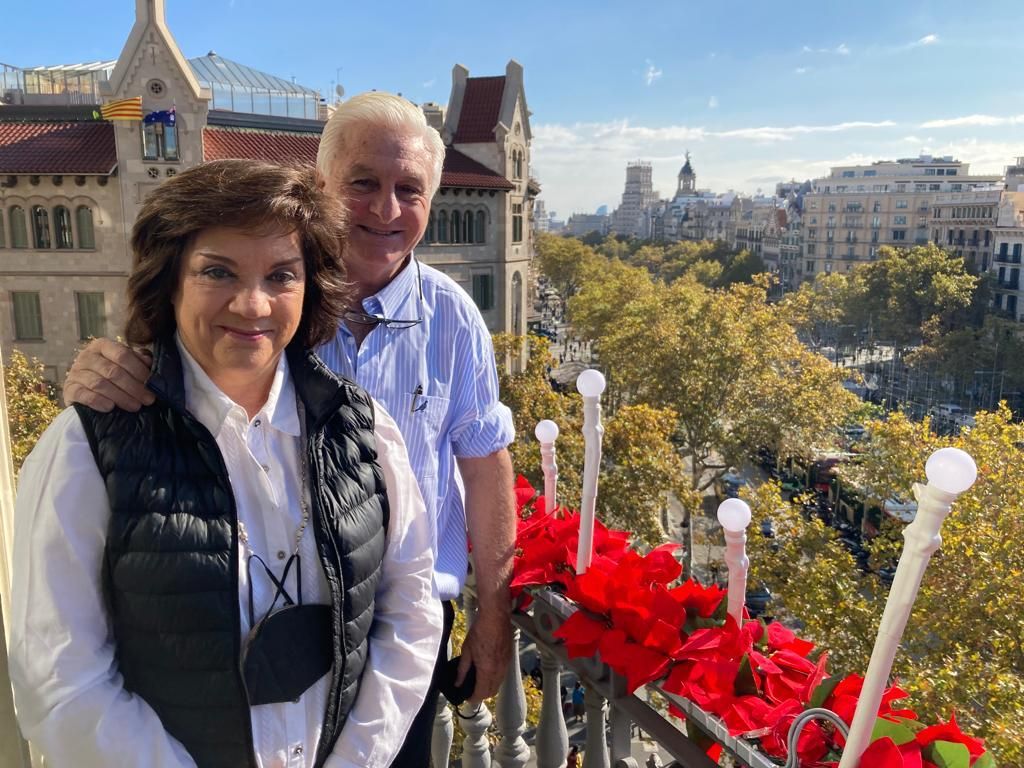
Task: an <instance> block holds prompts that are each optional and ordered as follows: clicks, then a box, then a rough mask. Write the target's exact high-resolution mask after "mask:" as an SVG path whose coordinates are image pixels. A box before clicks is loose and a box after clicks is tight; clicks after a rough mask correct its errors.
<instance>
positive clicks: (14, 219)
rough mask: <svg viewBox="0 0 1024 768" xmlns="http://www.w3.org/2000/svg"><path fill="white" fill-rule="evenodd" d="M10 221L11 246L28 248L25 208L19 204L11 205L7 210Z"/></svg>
mask: <svg viewBox="0 0 1024 768" xmlns="http://www.w3.org/2000/svg"><path fill="white" fill-rule="evenodd" d="M8 216H9V218H10V222H11V248H28V228H27V226H26V225H25V209H24V208H22V207H21V206H20V205H13V206H11V210H10V211H9V212H8Z"/></svg>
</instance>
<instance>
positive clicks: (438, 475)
mask: <svg viewBox="0 0 1024 768" xmlns="http://www.w3.org/2000/svg"><path fill="white" fill-rule="evenodd" d="M443 160H444V144H443V142H442V141H441V137H440V136H439V135H438V133H437V131H435V130H434V129H433V128H431V127H430V126H428V125H427V123H426V120H425V118H424V117H423V113H422V112H421V111H420V110H419V109H417V108H416V107H415V106H414V105H412V104H410V103H409V102H408V101H406V100H404V99H402V98H400V97H397V96H392V95H390V94H384V93H376V92H375V93H367V94H363V95H361V96H357V97H355V98H353V99H351V100H349V101H348V102H346V103H344V104H342V105H341V106H340V107H339V108H338V110H337V111H336V112H335V114H334V115H333V116H332V117H331V119H330V120H329V121H328V123H327V125H326V126H325V128H324V133H323V136H322V138H321V143H320V150H319V154H318V156H317V170H318V173H319V176H320V180H321V183H323V184H325V185H326V187H327V188H328V189H329V190H332V191H335V192H337V194H339V195H340V196H341V197H342V199H343V200H344V201H345V202H346V203H347V205H348V207H349V211H350V234H349V241H348V249H347V251H346V253H345V257H344V258H345V266H346V269H347V272H348V278H349V280H350V281H351V282H352V284H353V288H354V292H353V296H352V299H351V302H350V307H349V311H348V312H347V313H346V315H345V325H344V326H343V327H342V328H341V329H340V330H339V332H338V334H337V336H336V338H335V339H334V340H333V341H332V342H330V343H328V344H326V345H324V346H323V347H321V348H320V350H319V353H320V356H321V357H322V358H323V360H324V361H325V362H326V363H327V365H328V366H329V367H330V368H331V369H333V370H334V371H335V372H337V373H338V374H340V375H342V376H346V377H348V378H350V379H352V380H354V381H356V382H357V383H359V384H360V385H362V386H363V387H364V388H365V389H366V390H367V391H368V392H369V393H370V394H371V395H372V396H373V397H374V398H375V399H376V400H377V401H378V402H380V403H381V404H383V406H384V407H385V408H386V409H387V411H388V412H389V413H390V414H391V415H392V416H393V417H394V419H395V421H396V422H397V423H398V426H399V429H400V431H401V433H402V437H403V438H404V439H405V443H406V446H407V448H408V451H409V458H410V462H411V465H412V468H413V471H414V472H415V474H416V479H417V481H418V484H419V487H420V490H421V492H422V494H423V498H424V501H425V502H426V506H427V511H428V513H429V514H430V515H431V516H432V519H433V521H434V522H436V528H435V529H434V537H435V538H434V541H435V560H436V566H435V575H434V582H435V585H436V587H437V590H438V593H439V596H440V598H441V600H442V601H444V604H445V619H446V622H445V624H446V627H445V629H446V634H445V641H444V642H443V643H442V648H441V650H440V654H439V659H438V667H437V669H436V670H435V676H434V682H435V685H434V687H433V689H432V692H431V694H430V695H428V697H427V700H426V701H425V702H424V705H423V708H422V710H421V711H420V713H419V715H418V716H417V718H416V721H415V722H414V724H413V726H412V728H411V729H410V731H409V733H408V735H407V737H406V742H405V747H403V749H402V752H401V753H400V755H399V756H398V758H397V759H396V761H395V763H394V765H395V766H426V765H427V763H428V761H429V750H428V749H426V745H428V744H429V743H430V736H431V724H432V721H433V716H434V710H435V708H436V700H437V684H438V683H439V678H440V677H441V670H442V669H443V666H444V662H445V661H446V658H447V656H446V650H445V648H444V645H445V644H446V642H447V636H448V633H449V632H450V627H451V617H452V606H451V601H452V600H453V599H454V598H455V597H456V596H457V595H458V594H459V592H460V591H461V589H462V586H463V583H464V582H465V578H466V571H467V562H468V561H467V546H466V544H467V541H466V538H467V529H468V534H469V540H470V541H471V542H472V544H473V566H474V574H475V576H476V584H477V597H478V601H479V611H478V613H477V616H476V619H475V621H474V622H473V625H472V626H471V627H470V629H469V632H468V634H467V636H466V640H465V643H464V645H463V648H462V659H461V662H460V664H459V667H458V672H457V675H456V681H455V682H456V684H462V683H463V682H464V679H465V678H466V675H467V674H468V672H469V670H470V667H472V668H474V669H475V675H476V683H475V687H474V688H473V692H472V694H471V695H470V699H471V700H473V701H480V700H482V699H484V698H486V697H488V696H492V695H493V694H494V693H495V692H496V691H497V689H498V687H499V685H500V684H501V681H502V679H503V676H504V671H505V668H506V665H507V662H508V659H509V656H510V654H511V624H510V622H509V612H510V601H509V594H508V580H509V574H510V569H511V560H512V547H513V540H514V534H515V513H514V508H515V507H514V496H513V493H512V467H511V461H510V459H509V455H508V452H507V450H506V446H507V445H508V444H509V443H510V442H511V440H512V438H513V427H512V418H511V413H510V412H509V410H508V409H507V408H506V407H505V406H504V405H502V404H501V403H500V402H499V401H498V391H497V390H498V385H497V374H496V370H495V362H494V352H493V349H492V347H491V341H490V336H489V334H488V333H487V329H486V327H485V326H484V323H483V320H482V318H481V317H480V313H479V311H478V310H477V308H476V306H475V305H474V304H473V302H472V300H471V299H470V297H469V296H468V295H467V294H466V293H465V291H464V290H462V289H461V288H460V287H459V286H458V285H457V284H456V283H455V282H454V281H452V280H451V279H450V278H448V277H447V276H445V275H444V274H442V273H441V272H438V271H437V270H435V269H432V268H431V267H429V266H426V265H424V264H421V263H420V262H419V261H417V260H416V258H415V256H414V255H413V252H412V251H413V247H414V246H415V245H416V244H417V243H418V242H419V241H420V239H421V238H422V237H423V233H424V231H425V229H426V226H427V218H428V215H429V212H430V201H431V198H432V197H433V195H434V193H435V192H436V191H437V189H438V187H439V186H440V182H441V166H442V163H443ZM140 355H141V356H140ZM144 355H145V353H144V352H133V351H132V350H130V349H128V348H126V347H124V346H122V345H120V344H117V343H115V342H112V341H108V340H98V341H94V342H93V343H91V344H90V345H89V346H88V347H87V348H86V350H85V351H83V352H82V354H81V355H79V357H78V359H77V360H76V362H75V364H74V366H73V367H72V369H71V371H70V373H69V376H68V379H67V382H66V383H65V386H64V396H65V399H66V400H67V401H68V402H72V401H75V402H82V403H85V404H87V405H90V406H92V407H94V408H97V409H100V410H109V409H110V408H112V407H114V406H118V407H121V408H125V409H128V410H137V409H138V408H139V407H141V406H142V405H144V404H149V403H151V402H152V401H153V396H152V393H151V392H149V390H147V389H146V388H145V385H144V382H145V380H146V378H147V377H148V375H149V365H148V360H147V359H146V358H145V356H144ZM456 469H457V470H458V471H456ZM460 476H461V485H463V486H464V498H465V502H464V503H463V489H462V488H460V480H459V477H460Z"/></svg>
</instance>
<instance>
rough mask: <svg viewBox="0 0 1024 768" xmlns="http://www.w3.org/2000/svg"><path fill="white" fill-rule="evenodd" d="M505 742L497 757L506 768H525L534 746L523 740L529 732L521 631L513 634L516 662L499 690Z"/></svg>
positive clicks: (500, 723) (502, 734) (510, 666)
mask: <svg viewBox="0 0 1024 768" xmlns="http://www.w3.org/2000/svg"><path fill="white" fill-rule="evenodd" d="M496 708H497V716H498V731H499V732H500V733H501V741H500V742H499V743H498V747H497V749H495V750H494V758H495V760H497V762H498V764H499V765H501V766H502V768H524V767H525V765H526V763H527V761H528V760H529V759H530V747H529V745H527V743H526V739H524V738H523V731H525V730H526V692H525V691H524V690H523V676H522V668H521V667H520V664H519V630H518V629H516V630H513V632H512V660H511V662H510V663H509V665H508V669H507V671H506V672H505V682H504V683H502V685H501V690H500V691H498V702H497V705H496Z"/></svg>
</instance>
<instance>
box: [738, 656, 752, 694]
mask: <svg viewBox="0 0 1024 768" xmlns="http://www.w3.org/2000/svg"><path fill="white" fill-rule="evenodd" d="M733 690H734V691H735V692H736V695H737V696H757V695H758V690H757V677H756V676H755V675H754V668H753V667H752V666H751V665H750V656H749V655H748V654H743V661H741V662H740V671H739V672H737V673H736V680H735V682H734V683H733Z"/></svg>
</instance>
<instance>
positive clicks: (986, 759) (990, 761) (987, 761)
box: [971, 752, 996, 768]
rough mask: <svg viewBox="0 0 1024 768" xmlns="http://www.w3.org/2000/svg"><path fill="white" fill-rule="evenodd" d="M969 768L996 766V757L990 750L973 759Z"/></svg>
mask: <svg viewBox="0 0 1024 768" xmlns="http://www.w3.org/2000/svg"><path fill="white" fill-rule="evenodd" d="M971 768H996V759H995V758H994V757H992V753H991V752H986V753H985V754H983V755H982V756H981V757H979V758H978V759H977V760H975V761H974V765H972V766H971Z"/></svg>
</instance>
